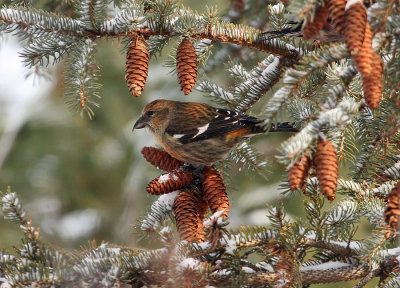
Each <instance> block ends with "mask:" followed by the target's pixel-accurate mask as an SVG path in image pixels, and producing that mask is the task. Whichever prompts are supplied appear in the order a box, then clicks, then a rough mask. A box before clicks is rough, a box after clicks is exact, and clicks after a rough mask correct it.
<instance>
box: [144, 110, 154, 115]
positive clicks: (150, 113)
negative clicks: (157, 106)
mask: <svg viewBox="0 0 400 288" xmlns="http://www.w3.org/2000/svg"><path fill="white" fill-rule="evenodd" d="M153 114H154V111H151V110H149V111H147V112H146V116H150V117H151V116H153Z"/></svg>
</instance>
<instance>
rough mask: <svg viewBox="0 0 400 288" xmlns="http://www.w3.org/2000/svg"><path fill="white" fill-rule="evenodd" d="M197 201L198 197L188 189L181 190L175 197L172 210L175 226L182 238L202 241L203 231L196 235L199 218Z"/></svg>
mask: <svg viewBox="0 0 400 288" xmlns="http://www.w3.org/2000/svg"><path fill="white" fill-rule="evenodd" d="M197 201H198V199H197V198H196V197H195V196H194V194H193V193H192V192H191V191H188V190H182V191H181V192H180V193H179V195H178V196H177V197H176V198H175V202H174V208H173V211H174V215H175V220H176V228H177V229H178V232H179V235H180V238H181V239H182V240H187V241H190V242H191V241H194V240H199V241H204V232H203V234H202V235H198V234H199V233H198V229H199V224H200V219H199V213H198V211H197V207H196V203H197ZM201 225H202V223H201Z"/></svg>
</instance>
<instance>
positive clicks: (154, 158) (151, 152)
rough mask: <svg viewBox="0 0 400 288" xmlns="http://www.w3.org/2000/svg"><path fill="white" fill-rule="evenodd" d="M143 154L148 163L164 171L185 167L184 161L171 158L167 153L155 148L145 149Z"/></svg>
mask: <svg viewBox="0 0 400 288" xmlns="http://www.w3.org/2000/svg"><path fill="white" fill-rule="evenodd" d="M142 154H143V157H144V159H146V160H147V162H149V163H150V164H152V165H153V166H155V167H157V168H159V169H161V170H164V171H173V170H177V169H179V168H180V167H181V166H182V165H183V162H182V161H179V160H178V159H175V158H174V157H172V156H170V155H169V154H168V153H167V152H165V151H163V150H161V149H157V148H154V147H143V149H142Z"/></svg>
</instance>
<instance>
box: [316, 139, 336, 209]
mask: <svg viewBox="0 0 400 288" xmlns="http://www.w3.org/2000/svg"><path fill="white" fill-rule="evenodd" d="M314 165H315V168H316V172H317V178H318V181H319V186H320V188H321V191H322V194H324V195H325V196H326V198H328V200H329V201H333V199H335V190H336V186H337V179H338V170H339V169H338V162H337V155H336V149H335V147H333V145H332V143H331V142H330V141H329V140H325V139H320V140H318V145H317V151H316V152H315V154H314Z"/></svg>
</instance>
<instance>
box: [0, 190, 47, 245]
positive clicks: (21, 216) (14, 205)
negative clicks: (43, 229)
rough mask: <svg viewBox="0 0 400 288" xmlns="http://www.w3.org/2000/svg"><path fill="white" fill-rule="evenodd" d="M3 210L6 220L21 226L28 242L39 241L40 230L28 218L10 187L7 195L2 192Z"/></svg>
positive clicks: (0, 193)
mask: <svg viewBox="0 0 400 288" xmlns="http://www.w3.org/2000/svg"><path fill="white" fill-rule="evenodd" d="M0 196H1V202H0V205H1V209H2V212H3V215H4V216H3V217H4V219H6V220H8V221H10V222H13V223H16V224H19V228H20V229H21V230H22V232H23V233H24V235H25V237H26V238H27V240H28V241H31V242H36V241H38V240H39V232H40V230H39V228H37V227H34V226H33V225H32V219H31V218H30V217H27V215H26V212H25V210H24V209H23V207H22V205H21V203H20V200H19V198H18V197H17V194H16V193H15V192H11V189H10V187H9V188H8V189H7V192H6V193H2V192H0Z"/></svg>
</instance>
